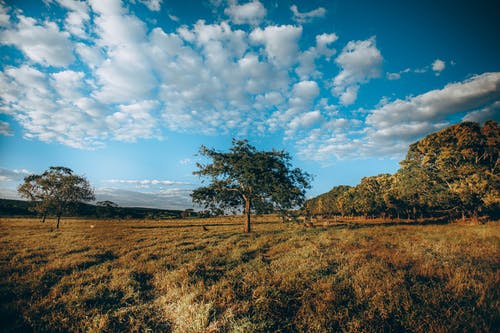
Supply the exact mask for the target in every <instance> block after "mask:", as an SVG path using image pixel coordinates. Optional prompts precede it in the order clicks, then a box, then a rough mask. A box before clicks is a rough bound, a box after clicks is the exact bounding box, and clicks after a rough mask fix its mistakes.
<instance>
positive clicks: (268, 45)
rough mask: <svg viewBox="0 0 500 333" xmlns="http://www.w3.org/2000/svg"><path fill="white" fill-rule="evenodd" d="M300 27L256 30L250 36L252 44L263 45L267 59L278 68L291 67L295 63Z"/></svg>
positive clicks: (275, 27)
mask: <svg viewBox="0 0 500 333" xmlns="http://www.w3.org/2000/svg"><path fill="white" fill-rule="evenodd" d="M301 35H302V27H296V26H293V25H280V26H267V27H266V28H264V29H261V28H256V29H255V30H253V31H252V33H251V34H250V39H251V40H252V41H253V42H254V43H261V44H264V45H265V50H266V54H267V57H268V59H270V61H271V62H273V63H274V64H276V65H278V66H284V67H287V66H291V65H292V64H293V63H294V62H296V61H297V54H298V51H299V47H298V40H299V38H300V36H301Z"/></svg>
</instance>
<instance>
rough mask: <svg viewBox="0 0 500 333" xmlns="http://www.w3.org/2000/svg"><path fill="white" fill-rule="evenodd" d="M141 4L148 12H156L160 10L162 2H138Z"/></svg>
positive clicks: (147, 0)
mask: <svg viewBox="0 0 500 333" xmlns="http://www.w3.org/2000/svg"><path fill="white" fill-rule="evenodd" d="M139 1H140V2H141V3H142V4H144V5H145V6H146V7H148V9H149V10H151V11H154V12H158V11H160V9H161V3H162V2H163V0H139Z"/></svg>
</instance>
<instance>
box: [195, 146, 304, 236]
mask: <svg viewBox="0 0 500 333" xmlns="http://www.w3.org/2000/svg"><path fill="white" fill-rule="evenodd" d="M199 153H200V155H201V156H205V157H206V158H208V159H210V160H211V163H208V164H200V163H198V164H197V167H198V169H199V170H198V171H195V172H194V174H195V175H198V176H200V177H202V178H204V179H207V178H208V180H209V184H208V185H207V186H202V187H200V188H198V189H196V190H194V191H193V193H192V195H191V196H192V199H193V202H195V203H197V204H200V205H203V206H204V207H205V208H207V209H210V210H212V211H213V212H217V213H223V212H225V211H227V210H231V209H232V210H242V211H243V212H244V213H245V215H246V223H245V226H244V231H245V232H250V230H251V227H250V215H251V213H252V212H256V213H264V212H271V211H276V210H278V211H285V210H289V209H293V208H296V207H299V206H301V205H302V204H303V203H304V201H305V191H306V189H308V188H310V179H311V176H310V175H309V174H307V173H305V172H303V171H302V170H301V169H299V168H293V167H292V165H291V163H290V161H291V157H290V155H289V154H288V153H286V152H285V151H276V150H272V151H258V150H257V149H256V148H255V147H254V146H252V145H250V144H249V142H248V141H247V140H234V139H233V141H232V147H231V148H230V149H229V152H220V151H217V150H215V149H209V148H207V147H205V146H201V148H200V152H199Z"/></svg>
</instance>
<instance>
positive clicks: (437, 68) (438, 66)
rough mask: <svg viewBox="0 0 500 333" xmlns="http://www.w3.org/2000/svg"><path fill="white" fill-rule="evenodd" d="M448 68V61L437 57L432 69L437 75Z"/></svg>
mask: <svg viewBox="0 0 500 333" xmlns="http://www.w3.org/2000/svg"><path fill="white" fill-rule="evenodd" d="M445 68H446V63H445V62H444V61H443V60H440V59H436V60H434V62H433V63H432V70H433V71H434V73H436V75H439V74H441V72H442V71H443V70H444V69H445Z"/></svg>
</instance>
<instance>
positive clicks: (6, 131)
mask: <svg viewBox="0 0 500 333" xmlns="http://www.w3.org/2000/svg"><path fill="white" fill-rule="evenodd" d="M0 135H5V136H12V135H14V133H12V129H11V128H10V124H9V123H8V122H5V121H0Z"/></svg>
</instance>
